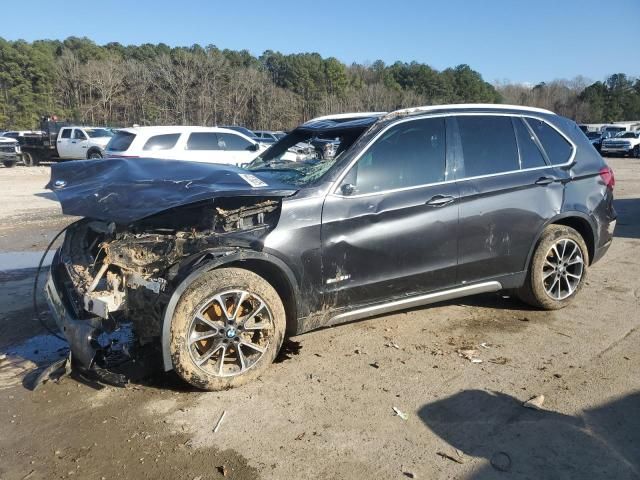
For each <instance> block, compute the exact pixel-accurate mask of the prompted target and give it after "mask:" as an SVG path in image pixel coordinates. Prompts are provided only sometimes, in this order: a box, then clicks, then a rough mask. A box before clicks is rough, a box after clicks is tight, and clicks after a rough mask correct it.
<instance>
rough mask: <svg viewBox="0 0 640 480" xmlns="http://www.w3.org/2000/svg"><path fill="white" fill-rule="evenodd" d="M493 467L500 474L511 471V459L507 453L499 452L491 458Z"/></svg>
mask: <svg viewBox="0 0 640 480" xmlns="http://www.w3.org/2000/svg"><path fill="white" fill-rule="evenodd" d="M490 461H491V466H492V467H493V468H495V469H496V470H498V471H500V472H508V471H509V470H511V457H510V456H509V455H508V454H507V453H505V452H497V453H494V454H493V455H492V456H491V460H490Z"/></svg>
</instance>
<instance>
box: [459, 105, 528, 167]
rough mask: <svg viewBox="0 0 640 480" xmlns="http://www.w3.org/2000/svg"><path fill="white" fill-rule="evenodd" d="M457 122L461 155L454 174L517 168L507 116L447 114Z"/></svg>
mask: <svg viewBox="0 0 640 480" xmlns="http://www.w3.org/2000/svg"><path fill="white" fill-rule="evenodd" d="M451 118H453V119H455V120H457V122H458V131H459V134H460V141H461V143H462V155H463V158H464V168H463V171H462V172H460V171H458V172H457V177H458V178H468V177H477V176H480V175H491V174H494V173H503V172H511V171H514V170H519V169H520V162H519V161H518V149H517V146H516V137H515V135H514V132H513V126H512V124H511V118H510V117H507V116H490V115H473V116H466V117H465V116H457V117H451Z"/></svg>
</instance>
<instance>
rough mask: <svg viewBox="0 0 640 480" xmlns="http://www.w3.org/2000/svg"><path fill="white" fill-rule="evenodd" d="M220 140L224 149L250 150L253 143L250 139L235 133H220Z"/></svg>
mask: <svg viewBox="0 0 640 480" xmlns="http://www.w3.org/2000/svg"><path fill="white" fill-rule="evenodd" d="M218 142H219V145H220V148H222V149H224V150H248V149H249V147H251V145H253V144H252V143H251V142H250V141H249V140H245V139H244V138H242V137H241V136H240V135H234V134H233V133H218Z"/></svg>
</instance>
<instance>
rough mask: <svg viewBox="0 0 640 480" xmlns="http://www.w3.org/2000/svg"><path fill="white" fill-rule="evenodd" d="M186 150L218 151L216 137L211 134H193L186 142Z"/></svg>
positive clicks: (214, 134)
mask: <svg viewBox="0 0 640 480" xmlns="http://www.w3.org/2000/svg"><path fill="white" fill-rule="evenodd" d="M187 150H220V147H219V146H218V135H217V134H216V133H213V132H194V133H192V134H191V135H189V139H188V140H187Z"/></svg>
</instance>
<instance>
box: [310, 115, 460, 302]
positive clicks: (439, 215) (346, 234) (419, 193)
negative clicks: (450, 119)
mask: <svg viewBox="0 0 640 480" xmlns="http://www.w3.org/2000/svg"><path fill="white" fill-rule="evenodd" d="M447 177H448V173H447V161H446V142H445V121H444V119H443V118H427V119H425V118H423V119H414V120H410V121H404V122H401V123H398V124H396V125H394V126H391V127H390V128H388V129H387V130H385V131H384V132H383V133H382V134H381V135H379V136H378V138H377V139H376V140H375V141H374V143H373V144H372V145H370V146H369V147H368V148H367V150H366V151H365V152H364V154H362V155H361V156H360V158H359V159H358V160H357V162H356V163H355V164H354V165H353V166H352V167H351V168H350V170H349V171H348V173H347V174H346V176H344V179H343V180H342V181H341V184H340V185H339V186H338V187H337V190H336V191H335V192H334V193H332V194H330V195H328V196H327V198H326V200H325V203H324V207H323V212H322V272H323V284H324V288H325V293H326V298H327V300H326V302H327V303H330V304H331V305H332V306H334V307H341V306H355V305H359V304H366V303H371V302H376V301H381V300H387V299H391V298H394V297H398V296H407V295H411V294H413V293H420V292H427V291H434V290H439V289H443V288H446V287H449V286H452V285H453V284H455V281H456V264H457V242H458V233H457V225H458V191H457V186H456V184H455V182H452V181H447Z"/></svg>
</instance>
